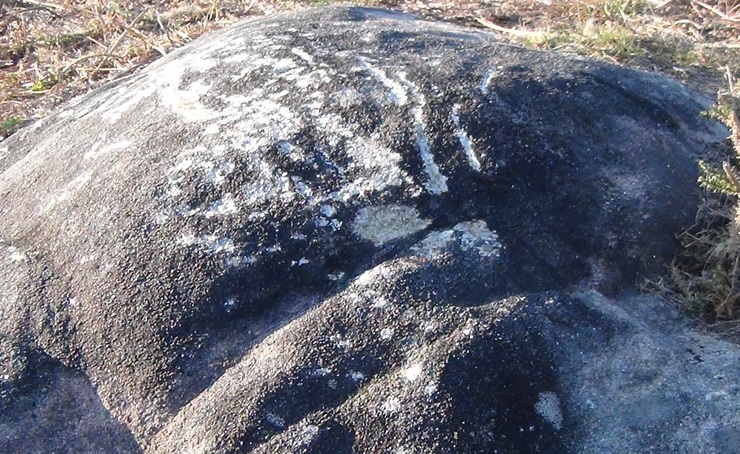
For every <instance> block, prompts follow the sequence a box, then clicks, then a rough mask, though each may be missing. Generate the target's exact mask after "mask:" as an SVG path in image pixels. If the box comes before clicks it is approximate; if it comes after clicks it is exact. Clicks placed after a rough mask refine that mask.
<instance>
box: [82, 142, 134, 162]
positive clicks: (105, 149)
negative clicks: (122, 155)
mask: <svg viewBox="0 0 740 454" xmlns="http://www.w3.org/2000/svg"><path fill="white" fill-rule="evenodd" d="M130 145H131V141H129V140H123V141H121V142H116V143H111V144H108V145H105V146H102V147H101V145H100V142H97V143H95V144H94V145H93V146H92V147H90V150H89V151H88V152H87V153H85V154H84V155H83V156H82V158H83V159H94V158H98V157H100V156H102V155H105V154H108V153H111V152H114V151H118V150H123V149H126V148H128V147H129V146H130Z"/></svg>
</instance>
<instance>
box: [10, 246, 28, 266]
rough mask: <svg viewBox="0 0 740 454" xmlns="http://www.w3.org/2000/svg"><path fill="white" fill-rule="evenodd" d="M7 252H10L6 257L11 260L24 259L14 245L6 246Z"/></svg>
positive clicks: (20, 260) (18, 260)
mask: <svg viewBox="0 0 740 454" xmlns="http://www.w3.org/2000/svg"><path fill="white" fill-rule="evenodd" d="M8 252H9V253H10V255H9V256H8V258H9V259H10V261H11V262H22V261H24V260H26V256H25V255H23V254H22V253H21V252H20V251H19V250H18V248H17V247H14V246H10V247H8Z"/></svg>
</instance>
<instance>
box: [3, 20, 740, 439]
mask: <svg viewBox="0 0 740 454" xmlns="http://www.w3.org/2000/svg"><path fill="white" fill-rule="evenodd" d="M706 104H707V100H703V99H701V98H700V97H698V96H697V95H696V94H693V93H690V92H689V91H687V90H686V89H685V88H683V87H682V86H681V85H680V84H678V83H676V82H673V81H671V80H668V79H666V78H663V77H661V76H658V75H654V74H648V73H643V72H638V71H632V70H628V69H624V68H619V67H615V66H611V65H608V64H604V63H600V62H596V61H592V60H588V59H583V58H579V57H575V56H564V55H560V54H547V53H539V52H533V51H530V50H525V49H520V48H517V47H511V46H507V45H503V44H499V43H497V42H496V40H495V39H494V38H493V37H492V36H490V35H488V34H486V33H481V32H476V31H472V30H468V29H464V28H460V27H456V26H451V25H445V24H439V23H430V22H424V21H418V20H415V19H414V18H413V17H410V16H407V15H404V14H399V13H392V12H388V11H383V10H376V9H364V8H348V7H347V8H329V9H316V10H309V11H304V12H299V13H294V14H288V15H282V16H277V17H274V18H264V19H257V20H251V21H247V22H243V23H241V24H238V25H236V26H234V27H232V28H230V29H228V30H224V31H221V32H218V33H214V34H212V35H210V36H207V37H205V38H202V39H199V40H198V41H196V42H194V43H192V44H190V45H188V46H186V47H184V48H182V49H180V50H179V51H177V52H173V53H172V54H170V55H169V56H167V57H165V58H163V59H162V60H160V61H158V62H156V63H154V64H153V65H151V66H150V67H149V68H147V69H146V70H144V71H142V72H141V73H140V74H137V75H133V76H129V77H127V78H124V79H121V80H118V81H116V82H114V83H111V84H109V85H107V86H105V87H103V88H101V89H99V90H96V91H94V92H92V93H90V94H88V95H86V96H83V97H81V98H78V99H76V100H75V101H73V102H72V103H71V104H70V105H69V106H68V107H67V108H66V109H64V110H62V111H61V112H59V113H57V114H56V115H53V116H51V117H50V118H48V119H46V120H44V121H41V122H39V123H37V124H35V125H33V126H31V127H28V128H26V129H25V130H23V131H21V132H19V133H18V134H16V135H14V136H13V137H11V138H10V139H9V140H7V141H6V142H5V143H0V171H1V172H2V173H0V262H1V263H2V266H1V267H0V310H1V311H2V314H3V317H2V318H1V319H0V451H2V452H14V453H27V452H148V453H185V452H198V453H227V452H228V453H232V452H265V453H267V452H285V453H299V452H306V453H308V452H311V453H343V452H356V453H381V452H383V453H386V452H387V453H391V452H395V453H402V452H405V453H431V452H435V453H453V452H454V453H494V452H499V453H524V452H553V453H554V452H584V453H593V452H614V453H624V452H692V453H698V452H707V453H715V452H716V453H719V452H725V453H726V452H738V451H737V446H740V443H738V440H739V439H740V429H738V427H739V426H740V424H739V423H740V416H739V415H740V411H738V410H740V399H739V398H738V394H739V393H740V391H739V390H740V387H739V386H740V381H739V378H740V372H738V370H737V364H738V360H740V353H739V350H738V348H737V346H735V345H731V344H726V343H723V342H721V341H719V340H716V339H714V338H711V337H707V336H704V335H701V334H698V333H695V332H694V331H692V330H691V329H690V328H689V327H688V326H687V324H686V322H685V321H684V320H683V319H682V318H681V317H680V316H679V315H677V314H676V313H675V312H674V311H673V310H672V309H671V308H670V307H668V306H666V305H664V304H663V303H661V302H660V301H658V300H657V299H655V298H650V297H646V296H640V295H637V294H635V293H634V292H633V293H630V290H629V289H630V288H631V286H632V285H633V284H634V283H635V282H636V281H637V280H638V279H640V278H641V277H642V276H644V275H645V274H646V273H651V272H655V271H656V270H658V269H660V267H661V266H662V264H664V263H665V262H666V260H667V259H668V258H669V257H670V255H671V254H672V253H673V251H674V250H675V247H676V244H675V242H674V234H675V233H676V232H677V231H679V230H680V228H681V226H682V225H685V224H686V223H687V222H688V221H690V219H691V217H692V213H693V212H694V207H695V204H696V197H697V189H696V185H695V181H696V165H695V161H696V158H697V156H698V155H699V153H701V152H702V151H703V149H704V147H705V145H706V143H708V142H709V141H712V140H718V139H720V138H722V136H723V134H725V133H726V131H723V130H722V129H718V127H717V126H715V125H712V124H710V123H708V122H707V121H705V120H703V119H702V118H701V117H700V116H699V113H700V111H701V110H702V109H703V108H704V107H706Z"/></svg>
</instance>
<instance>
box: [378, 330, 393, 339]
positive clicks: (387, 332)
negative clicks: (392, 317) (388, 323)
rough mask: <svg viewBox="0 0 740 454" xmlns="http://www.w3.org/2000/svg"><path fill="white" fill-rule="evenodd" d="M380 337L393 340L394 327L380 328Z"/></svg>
mask: <svg viewBox="0 0 740 454" xmlns="http://www.w3.org/2000/svg"><path fill="white" fill-rule="evenodd" d="M380 338H381V339H383V340H391V339H392V338H393V328H383V329H382V330H380Z"/></svg>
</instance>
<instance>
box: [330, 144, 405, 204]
mask: <svg viewBox="0 0 740 454" xmlns="http://www.w3.org/2000/svg"><path fill="white" fill-rule="evenodd" d="M345 150H346V152H347V156H349V157H350V158H351V159H352V162H351V163H350V165H349V168H350V170H355V169H358V170H361V172H357V174H358V175H359V176H357V177H356V178H355V179H354V180H352V181H351V182H350V183H349V184H346V185H344V186H343V187H342V188H341V189H340V190H339V191H337V194H336V195H335V199H337V200H341V201H346V200H349V199H350V198H352V197H354V196H358V195H364V194H367V193H370V192H377V191H382V190H384V189H386V188H388V187H393V186H400V185H401V184H402V183H403V181H404V180H409V177H408V176H407V175H406V174H405V173H404V172H403V170H401V167H400V164H401V155H400V154H398V153H395V152H393V151H392V150H390V149H389V148H386V147H384V146H383V145H381V144H379V143H376V142H375V141H373V140H372V139H369V138H365V137H352V138H351V139H350V140H348V141H347V145H346V149H345ZM353 173H354V172H353Z"/></svg>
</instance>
